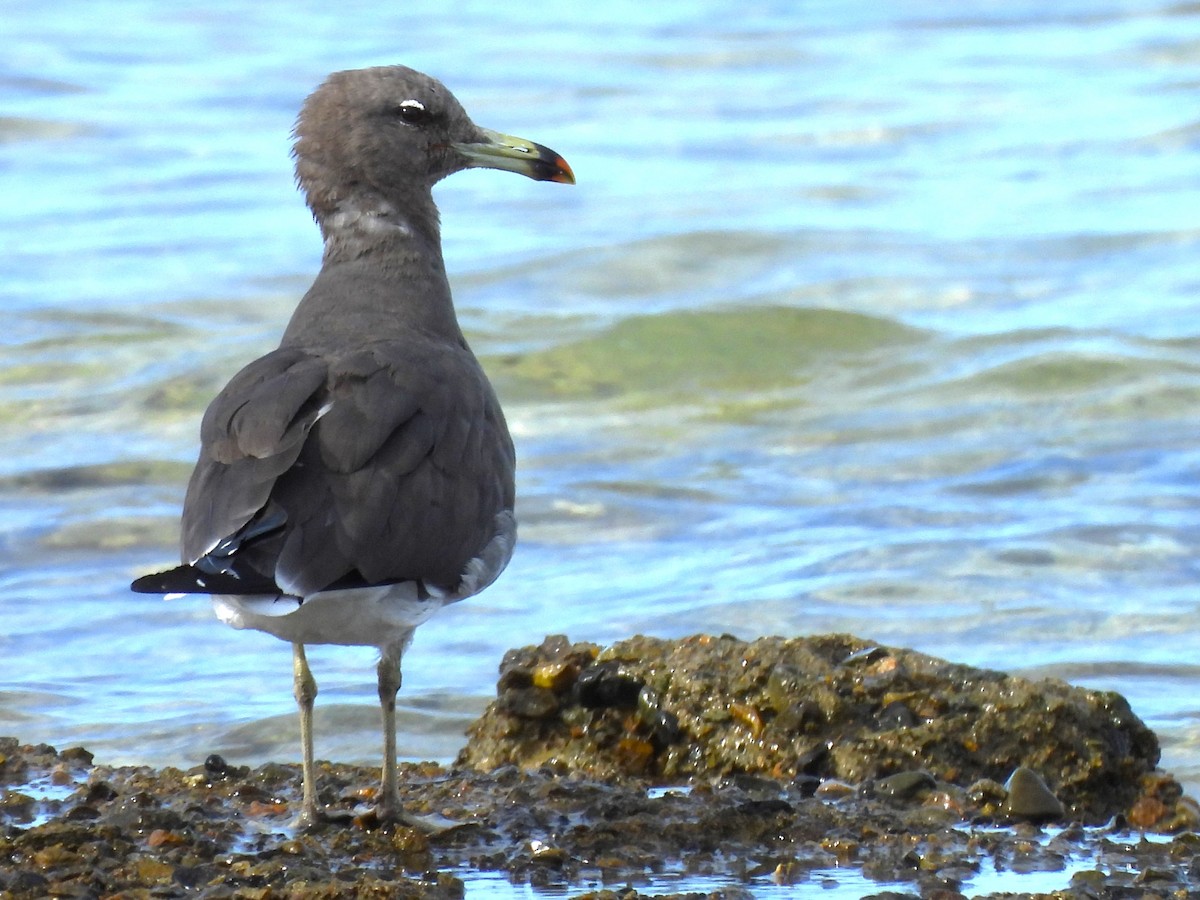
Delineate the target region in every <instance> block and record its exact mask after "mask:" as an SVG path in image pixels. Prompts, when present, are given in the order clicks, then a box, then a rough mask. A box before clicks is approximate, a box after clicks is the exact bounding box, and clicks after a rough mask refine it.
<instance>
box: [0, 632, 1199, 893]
mask: <svg viewBox="0 0 1200 900" xmlns="http://www.w3.org/2000/svg"><path fill="white" fill-rule="evenodd" d="M806 703H807V704H809V705H805V704H806ZM797 704H799V705H800V708H799V709H796V708H794V707H795V706H796V705H797ZM1039 705H1040V710H1041V712H1040V715H1039V714H1038V709H1039ZM1018 726H1020V727H1022V728H1026V729H1028V730H1027V732H1025V733H1022V732H1018V731H1007V730H1006V729H1009V728H1016V727H1018ZM472 731H473V734H472V738H471V742H470V743H469V744H468V746H467V747H466V748H464V750H463V752H462V755H461V757H460V759H459V760H458V761H457V762H456V763H455V766H454V767H451V768H447V767H442V766H438V765H433V764H422V765H406V766H403V767H402V773H401V774H402V785H403V797H404V802H405V804H406V807H407V808H408V809H409V810H410V811H412V812H415V813H418V814H424V815H437V816H441V817H444V818H446V819H450V820H453V821H454V822H455V823H457V825H456V827H454V828H451V829H448V830H446V831H443V832H441V833H438V834H436V835H433V836H426V835H424V834H421V833H419V832H417V831H415V830H413V829H410V828H406V827H393V826H381V825H380V824H379V823H378V822H377V821H376V820H375V819H374V817H373V815H372V814H371V813H370V801H371V800H372V797H373V789H374V785H375V784H376V781H377V776H378V773H377V771H375V770H373V769H366V768H362V767H355V766H344V765H333V764H329V763H323V764H321V765H320V766H319V794H320V799H321V802H322V803H323V804H324V805H326V807H327V808H328V810H329V812H330V821H329V822H328V823H326V824H323V825H321V826H320V827H318V828H317V829H315V830H313V831H311V832H307V833H297V832H295V831H293V830H292V829H291V827H290V825H289V823H290V822H291V820H292V819H293V817H294V816H295V814H296V812H297V810H298V808H299V800H300V773H299V768H298V766H294V765H281V764H268V765H265V766H260V767H258V768H256V769H249V768H247V767H244V766H238V765H236V764H235V761H226V760H223V759H220V758H219V757H215V756H212V757H209V758H207V759H201V760H197V764H196V765H195V766H193V767H191V768H189V769H187V770H181V769H175V768H169V767H168V768H164V769H161V770H155V769H150V768H147V767H110V766H105V765H97V764H96V763H95V761H94V760H93V759H92V757H91V755H90V754H89V753H88V752H87V751H86V750H83V749H80V748H73V749H64V750H62V751H56V750H55V749H53V748H51V747H47V746H45V745H29V744H22V743H20V742H19V741H17V740H16V739H11V738H8V739H0V898H6V897H13V898H25V897H107V896H120V897H129V898H140V897H175V896H180V897H183V896H187V897H211V898H220V897H237V898H257V900H265V898H275V897H297V898H303V897H402V898H403V897H411V898H417V897H420V898H454V897H459V896H462V895H463V893H464V882H465V883H467V884H470V883H472V882H473V880H474V879H479V878H482V877H483V875H482V874H481V873H496V875H497V876H498V877H501V878H503V879H507V880H508V881H511V882H513V883H514V884H529V885H533V886H535V887H546V888H558V889H560V890H561V891H562V892H563V893H564V894H566V895H584V894H592V895H594V896H596V897H597V898H604V900H609V898H613V900H615V898H618V897H622V898H630V900H632V898H634V897H638V896H651V895H659V896H663V895H667V894H670V893H672V891H671V890H670V888H669V887H664V885H669V884H671V883H672V881H673V880H674V878H675V877H676V876H683V877H687V878H690V879H692V881H691V882H690V883H692V884H696V883H697V882H696V881H695V879H703V878H705V877H709V878H710V879H711V880H710V882H708V883H710V884H712V885H714V886H715V885H717V884H719V883H722V882H723V883H725V884H726V885H733V886H726V887H725V888H723V889H722V891H721V895H722V896H725V897H730V898H732V897H744V896H752V895H753V893H754V891H755V886H756V885H771V884H775V885H797V886H799V888H800V889H804V887H805V886H811V887H814V888H815V887H822V888H828V887H831V886H835V885H836V883H837V881H838V879H839V878H843V879H844V878H857V879H865V880H866V883H867V884H868V885H869V886H877V889H876V890H875V891H874V893H877V894H879V895H881V896H884V895H888V896H921V897H938V898H945V900H949V898H954V897H959V896H963V895H964V893H965V894H970V895H975V894H977V893H978V892H977V891H973V890H972V887H971V886H972V882H973V881H974V880H975V879H977V878H980V877H981V875H990V876H995V875H996V873H1012V874H1013V876H1014V877H1013V880H1012V882H1011V884H1012V887H1011V890H1012V891H1014V892H1017V893H1013V894H1009V895H1010V896H1020V895H1021V894H1020V893H1019V892H1020V891H1021V887H1020V884H1021V881H1020V878H1019V877H1018V875H1019V873H1028V872H1041V873H1059V874H1060V875H1061V878H1060V883H1061V889H1060V890H1058V891H1057V892H1056V894H1054V896H1060V897H1079V898H1083V897H1089V898H1095V897H1158V896H1161V897H1200V838H1198V837H1197V836H1196V834H1195V829H1196V828H1197V825H1198V821H1200V819H1198V816H1197V807H1196V804H1195V803H1194V802H1193V801H1192V800H1190V798H1187V797H1184V796H1183V794H1182V791H1181V790H1180V789H1179V785H1178V784H1177V783H1176V782H1175V781H1174V779H1172V778H1171V777H1170V776H1169V775H1168V774H1166V773H1163V772H1160V771H1158V770H1157V769H1156V768H1155V766H1156V763H1157V743H1156V742H1155V741H1154V739H1153V735H1152V734H1150V732H1149V731H1147V730H1146V729H1145V726H1144V725H1143V724H1142V723H1141V722H1140V720H1138V719H1137V718H1136V716H1134V715H1133V714H1132V712H1130V711H1129V709H1128V705H1127V704H1125V702H1124V701H1123V700H1122V699H1121V698H1120V697H1118V696H1117V695H1115V694H1105V693H1098V692H1089V691H1083V690H1081V689H1078V688H1071V687H1069V686H1067V685H1063V684H1060V683H1056V682H1027V681H1024V680H1022V679H1014V678H1011V677H1008V676H1004V675H1002V674H1000V673H994V672H981V671H979V670H974V669H967V668H965V667H962V666H954V665H952V664H949V663H945V662H942V661H940V660H934V659H932V658H930V657H925V656H922V655H920V654H914V653H911V652H910V651H904V650H893V649H889V648H880V647H876V646H874V645H872V644H869V643H868V642H863V641H859V640H857V639H854V638H849V637H846V636H828V637H819V638H811V639H805V640H799V641H783V640H779V639H767V640H764V641H756V642H752V643H745V642H741V641H735V640H734V639H732V638H716V637H712V638H710V637H697V638H692V639H688V640H686V641H678V642H665V641H654V640H651V639H644V638H638V639H634V640H632V641H626V642H622V643H620V644H617V645H614V646H613V647H611V648H607V649H605V648H599V647H594V646H593V645H587V644H571V643H570V642H568V641H567V640H566V639H563V638H548V639H547V640H546V641H545V642H544V643H543V644H542V645H540V646H538V647H530V648H524V649H521V650H517V651H513V652H511V653H510V654H508V655H507V656H506V658H505V660H504V663H503V664H502V667H501V676H500V682H499V685H498V696H497V700H496V701H495V703H494V704H493V706H492V707H491V708H490V709H489V711H488V712H487V713H486V714H485V715H484V716H483V717H482V718H481V719H480V720H479V722H477V723H476V725H475V726H474V727H473V729H472ZM903 732H911V734H909V735H907V736H904V735H903ZM1006 783H1007V785H1008V786H1007V787H1006V786H1005V784H1006ZM1148 835H1156V836H1154V837H1148ZM994 881H995V879H994V877H993V880H992V882H989V883H994ZM1001 883H1004V882H1003V881H1001ZM743 886H744V887H743ZM713 889H714V890H715V887H714V888H713ZM747 891H748V892H749V893H747ZM867 892H868V893H870V892H871V891H870V890H868V891H867Z"/></svg>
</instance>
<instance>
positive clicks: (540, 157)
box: [451, 128, 575, 184]
mask: <svg viewBox="0 0 1200 900" xmlns="http://www.w3.org/2000/svg"><path fill="white" fill-rule="evenodd" d="M479 130H480V131H481V132H483V138H484V139H483V140H482V141H478V142H476V141H471V142H470V143H468V142H465V141H464V142H461V143H455V144H452V145H451V146H453V147H454V149H455V150H457V151H458V152H459V153H461V154H462V155H463V156H465V157H466V158H467V164H468V166H470V167H471V168H480V169H503V170H504V171H506V172H516V173H517V174H518V175H525V176H526V177H528V178H532V179H533V180H534V181H557V182H559V183H560V184H574V183H575V173H574V172H572V171H571V167H570V166H568V165H567V161H566V160H565V159H563V158H562V157H561V156H559V155H558V154H557V153H555V152H554V151H553V150H551V149H550V148H549V147H543V146H542V145H541V144H535V143H534V142H533V141H527V140H525V139H524V138H519V137H513V136H512V135H511V134H501V133H500V132H498V131H489V130H488V129H486V128H481V129H479Z"/></svg>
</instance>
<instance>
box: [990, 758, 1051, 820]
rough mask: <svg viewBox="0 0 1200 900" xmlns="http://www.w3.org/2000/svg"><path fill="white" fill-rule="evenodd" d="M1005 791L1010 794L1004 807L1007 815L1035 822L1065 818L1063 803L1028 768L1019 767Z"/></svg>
mask: <svg viewBox="0 0 1200 900" xmlns="http://www.w3.org/2000/svg"><path fill="white" fill-rule="evenodd" d="M1004 789H1005V790H1006V791H1007V792H1008V798H1007V799H1006V800H1005V801H1004V806H1003V811H1004V812H1005V813H1006V814H1007V815H1010V816H1012V817H1014V818H1017V819H1029V820H1030V821H1033V822H1053V821H1055V820H1057V819H1061V818H1062V817H1063V814H1064V812H1065V810H1064V809H1063V805H1062V803H1061V802H1060V801H1059V799H1058V798H1057V797H1055V796H1054V792H1053V791H1052V790H1050V788H1049V787H1047V786H1046V782H1044V781H1042V778H1041V776H1040V775H1038V773H1037V772H1035V771H1033V769H1030V768H1028V767H1027V766H1018V767H1017V769H1016V770H1015V771H1014V772H1013V773H1012V775H1011V776H1010V777H1009V779H1008V781H1007V782H1006V783H1005V785H1004Z"/></svg>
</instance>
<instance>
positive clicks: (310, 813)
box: [292, 644, 321, 828]
mask: <svg viewBox="0 0 1200 900" xmlns="http://www.w3.org/2000/svg"><path fill="white" fill-rule="evenodd" d="M292 678H293V688H294V693H295V695H296V705H297V706H299V707H300V749H301V752H302V754H303V762H302V766H303V771H304V799H303V801H302V805H301V808H300V816H299V817H298V818H297V819H296V827H297V828H311V827H312V826H313V825H316V824H317V823H318V822H319V821H321V810H320V809H319V808H318V806H317V767H316V765H315V763H314V762H313V702H314V701H315V700H316V699H317V682H316V679H315V678H313V674H312V671H311V670H310V669H309V668H308V660H307V659H306V658H305V656H304V645H303V644H292Z"/></svg>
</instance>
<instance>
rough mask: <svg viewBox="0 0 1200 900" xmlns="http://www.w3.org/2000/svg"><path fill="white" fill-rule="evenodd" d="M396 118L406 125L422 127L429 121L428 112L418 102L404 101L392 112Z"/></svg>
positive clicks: (422, 104)
mask: <svg viewBox="0 0 1200 900" xmlns="http://www.w3.org/2000/svg"><path fill="white" fill-rule="evenodd" d="M392 112H393V113H395V115H396V118H398V119H399V120H400V121H401V122H403V123H405V124H406V125H423V124H424V123H425V122H428V121H429V118H430V116H429V110H427V109H426V108H425V104H424V103H422V102H421V101H420V100H405V101H403V102H401V103H398V104H397V105H396V106H395V108H394V109H393V110H392Z"/></svg>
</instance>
